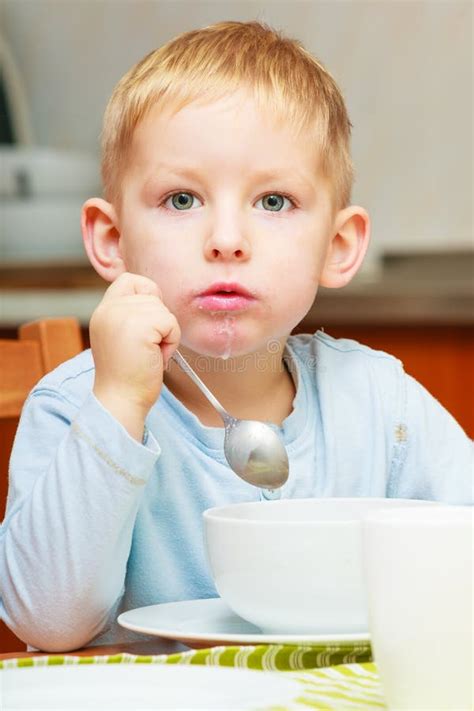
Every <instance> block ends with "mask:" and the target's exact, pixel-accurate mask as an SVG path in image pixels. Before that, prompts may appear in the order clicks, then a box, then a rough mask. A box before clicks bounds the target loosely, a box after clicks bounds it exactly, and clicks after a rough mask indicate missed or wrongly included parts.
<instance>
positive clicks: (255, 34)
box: [102, 22, 353, 209]
mask: <svg viewBox="0 0 474 711" xmlns="http://www.w3.org/2000/svg"><path fill="white" fill-rule="evenodd" d="M240 88H248V89H250V90H251V92H252V94H253V96H254V97H255V99H256V101H257V102H258V103H259V104H261V105H262V106H264V107H266V108H268V109H270V110H271V111H272V113H273V115H274V117H275V119H276V120H277V121H285V122H286V123H289V124H290V125H291V126H292V127H294V130H295V131H296V132H299V131H301V130H308V129H309V131H310V136H311V137H312V138H313V140H314V141H315V144H316V146H317V148H318V149H319V159H320V164H321V169H322V172H323V175H324V176H325V177H326V178H327V179H329V181H330V183H331V187H332V192H333V199H334V202H335V208H336V209H340V208H342V207H345V206H346V205H348V204H349V202H350V197H351V189H352V183H353V167H352V162H351V157H350V133H351V123H350V121H349V118H348V115H347V111H346V107H345V104H344V99H343V97H342V95H341V92H340V90H339V88H338V86H337V84H336V82H335V81H334V79H333V77H332V76H331V75H330V74H329V72H328V71H327V70H326V69H325V68H324V67H323V66H322V64H321V63H320V62H319V61H318V60H316V59H315V58H314V57H313V56H312V55H311V54H310V53H309V52H308V51H307V50H306V49H305V48H304V47H303V46H302V45H301V43H299V42H298V41H296V40H293V39H290V38H288V37H284V36H282V35H281V33H279V32H277V31H276V30H274V29H272V28H270V27H268V26H266V25H264V24H262V23H260V22H219V23H216V24H214V25H210V26H209V27H205V28H203V29H199V30H193V31H191V32H185V33H183V34H181V35H179V36H178V37H176V38H175V39H173V40H171V41H170V42H168V43H167V44H165V45H163V46H162V47H160V48H159V49H156V50H154V51H153V52H151V53H150V54H148V55H147V56H146V57H144V58H143V59H142V60H141V61H140V62H138V64H136V65H135V66H134V67H132V68H131V69H130V70H129V71H128V72H127V74H125V75H124V76H123V78H122V79H121V80H120V81H119V83H118V84H117V86H116V87H115V89H114V91H113V93H112V96H111V98H110V101H109V103H108V106H107V109H106V111H105V116H104V124H103V131H102V180H103V185H104V195H105V197H106V199H107V200H109V201H111V202H115V203H120V193H121V190H120V183H121V178H122V176H123V174H124V170H125V167H126V161H127V158H128V150H129V147H130V145H131V142H132V138H133V132H134V130H135V128H136V126H137V125H138V124H139V123H140V121H142V120H143V119H144V117H145V116H146V114H147V113H148V111H149V110H150V109H151V108H152V107H155V106H157V105H158V106H162V107H163V108H165V107H166V109H168V110H169V109H172V110H174V111H179V109H181V108H183V107H184V106H186V105H187V104H189V103H191V102H202V103H205V102H208V103H211V102H212V101H213V100H216V99H218V98H221V97H222V96H225V95H228V94H231V93H232V92H233V91H236V90H237V89H240Z"/></svg>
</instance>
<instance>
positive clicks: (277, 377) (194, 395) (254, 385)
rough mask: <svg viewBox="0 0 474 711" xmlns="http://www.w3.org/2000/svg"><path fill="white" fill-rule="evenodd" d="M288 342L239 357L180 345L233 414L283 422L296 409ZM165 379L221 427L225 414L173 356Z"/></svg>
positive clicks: (193, 409)
mask: <svg viewBox="0 0 474 711" xmlns="http://www.w3.org/2000/svg"><path fill="white" fill-rule="evenodd" d="M284 345H285V343H284V341H283V342H282V343H281V347H280V349H279V350H278V351H277V352H276V353H269V352H268V350H266V349H264V350H262V351H256V352H255V353H251V354H248V355H245V356H241V357H238V358H229V359H227V360H223V359H222V358H210V357H207V356H202V355H199V354H197V353H194V352H193V351H191V350H190V349H188V348H185V347H182V346H180V352H181V353H182V354H183V356H184V358H185V359H186V361H187V362H188V363H189V365H190V366H191V367H192V368H193V370H194V371H195V372H196V373H197V375H198V376H199V377H200V378H201V380H202V381H203V382H204V383H205V385H206V386H207V387H208V388H209V390H210V391H211V392H212V393H213V395H214V396H215V397H216V398H217V399H218V400H219V402H220V403H221V405H222V406H223V407H224V408H225V409H226V410H227V411H228V412H229V414H231V415H233V416H234V417H238V418H240V419H252V420H262V421H263V420H267V421H270V422H275V424H281V423H282V422H283V420H284V419H285V417H287V416H288V415H289V414H290V412H291V410H292V403H293V399H294V396H295V387H294V383H293V379H292V377H291V375H290V373H289V372H288V370H287V368H286V367H285V364H284V362H283V350H284ZM164 382H165V384H166V386H167V387H168V388H169V389H170V390H171V392H172V393H173V395H175V397H177V398H178V399H179V400H180V401H181V402H182V404H183V405H184V406H185V407H187V408H188V410H190V411H191V412H193V413H194V414H195V415H196V416H197V417H198V418H199V419H200V420H201V422H202V423H203V424H204V425H207V426H215V427H220V426H222V425H223V423H222V420H221V417H220V415H219V414H218V413H217V412H216V410H215V409H214V408H213V407H212V405H211V404H210V403H209V402H208V400H207V399H206V398H205V396H204V395H203V394H202V393H201V391H200V390H199V389H198V387H197V385H195V384H194V383H193V382H192V380H191V379H190V378H189V376H188V375H187V374H186V373H184V372H183V371H182V370H181V368H180V367H179V365H177V363H175V362H174V360H172V359H171V361H170V362H169V364H168V368H167V369H166V371H165V375H164Z"/></svg>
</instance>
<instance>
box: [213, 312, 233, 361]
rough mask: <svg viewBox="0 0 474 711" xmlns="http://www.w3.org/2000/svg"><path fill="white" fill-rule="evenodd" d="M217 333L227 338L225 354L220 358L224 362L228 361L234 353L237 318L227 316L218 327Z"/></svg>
mask: <svg viewBox="0 0 474 711" xmlns="http://www.w3.org/2000/svg"><path fill="white" fill-rule="evenodd" d="M216 333H217V334H218V335H219V336H222V335H223V336H225V341H224V349H223V352H222V353H221V354H220V356H218V357H219V358H222V360H228V359H229V358H230V356H231V353H232V340H233V338H234V335H235V316H226V317H225V318H224V320H223V321H221V322H220V323H219V324H218V325H217V329H216Z"/></svg>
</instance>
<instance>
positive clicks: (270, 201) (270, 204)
mask: <svg viewBox="0 0 474 711" xmlns="http://www.w3.org/2000/svg"><path fill="white" fill-rule="evenodd" d="M285 201H286V202H287V203H288V205H287V207H286V209H289V208H290V207H291V205H292V203H291V200H289V198H287V197H285V196H284V195H279V194H278V193H275V194H271V195H264V197H263V198H260V200H257V203H256V204H257V205H258V203H260V202H261V203H262V206H263V209H264V210H267V211H269V212H281V211H282V210H283V208H284V207H285Z"/></svg>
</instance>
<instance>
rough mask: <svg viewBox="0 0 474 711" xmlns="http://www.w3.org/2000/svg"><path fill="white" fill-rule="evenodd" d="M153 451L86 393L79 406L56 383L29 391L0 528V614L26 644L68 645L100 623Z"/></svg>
mask: <svg viewBox="0 0 474 711" xmlns="http://www.w3.org/2000/svg"><path fill="white" fill-rule="evenodd" d="M159 454H160V450H159V446H158V444H157V442H156V440H155V439H154V437H153V435H152V434H151V433H149V432H147V431H145V435H144V439H143V442H142V443H140V442H137V441H135V440H134V439H133V438H132V437H130V435H129V434H128V432H127V431H126V430H125V428H124V427H122V425H121V424H120V423H119V422H118V421H117V420H115V419H114V418H113V417H112V415H111V414H110V413H109V412H108V411H107V410H106V409H105V408H104V407H103V406H102V405H101V404H100V402H99V401H98V400H97V399H96V398H95V396H94V395H93V393H90V394H89V395H88V397H87V399H86V400H85V401H84V403H83V404H82V406H81V407H79V408H78V407H77V406H75V405H73V404H72V403H70V402H69V401H68V400H67V399H65V398H64V397H63V396H62V394H60V393H59V392H57V391H54V390H34V391H33V392H32V393H31V394H30V396H29V398H28V400H27V402H26V404H25V407H24V409H23V413H22V417H21V420H20V424H19V427H18V431H17V434H16V438H15V442H14V448H13V452H12V457H11V461H10V472H9V493H8V500H7V511H6V517H5V520H4V522H3V524H2V526H1V528H0V614H1V616H2V618H3V619H4V620H5V622H6V624H7V625H8V626H9V627H10V628H11V629H12V630H13V631H14V632H15V634H16V635H17V636H18V637H20V638H21V639H22V640H24V641H25V642H26V643H27V644H29V645H31V646H33V647H36V648H39V649H43V650H45V651H66V650H69V649H75V648H78V647H80V646H83V645H84V644H86V643H88V642H89V641H91V640H92V639H93V638H94V637H96V636H97V635H98V634H100V633H102V632H103V631H105V629H106V628H107V625H108V619H109V615H110V611H111V610H112V609H113V608H114V605H115V604H116V602H117V600H118V599H119V597H120V596H121V595H122V593H123V588H124V580H125V573H126V566H127V560H128V557H129V553H130V547H131V540H132V533H133V527H134V523H135V518H136V515H137V511H138V507H139V504H140V500H141V497H142V495H143V491H144V488H145V486H146V483H147V480H148V478H149V476H150V474H151V472H152V471H153V468H154V465H155V463H156V461H157V459H158V457H159Z"/></svg>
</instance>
